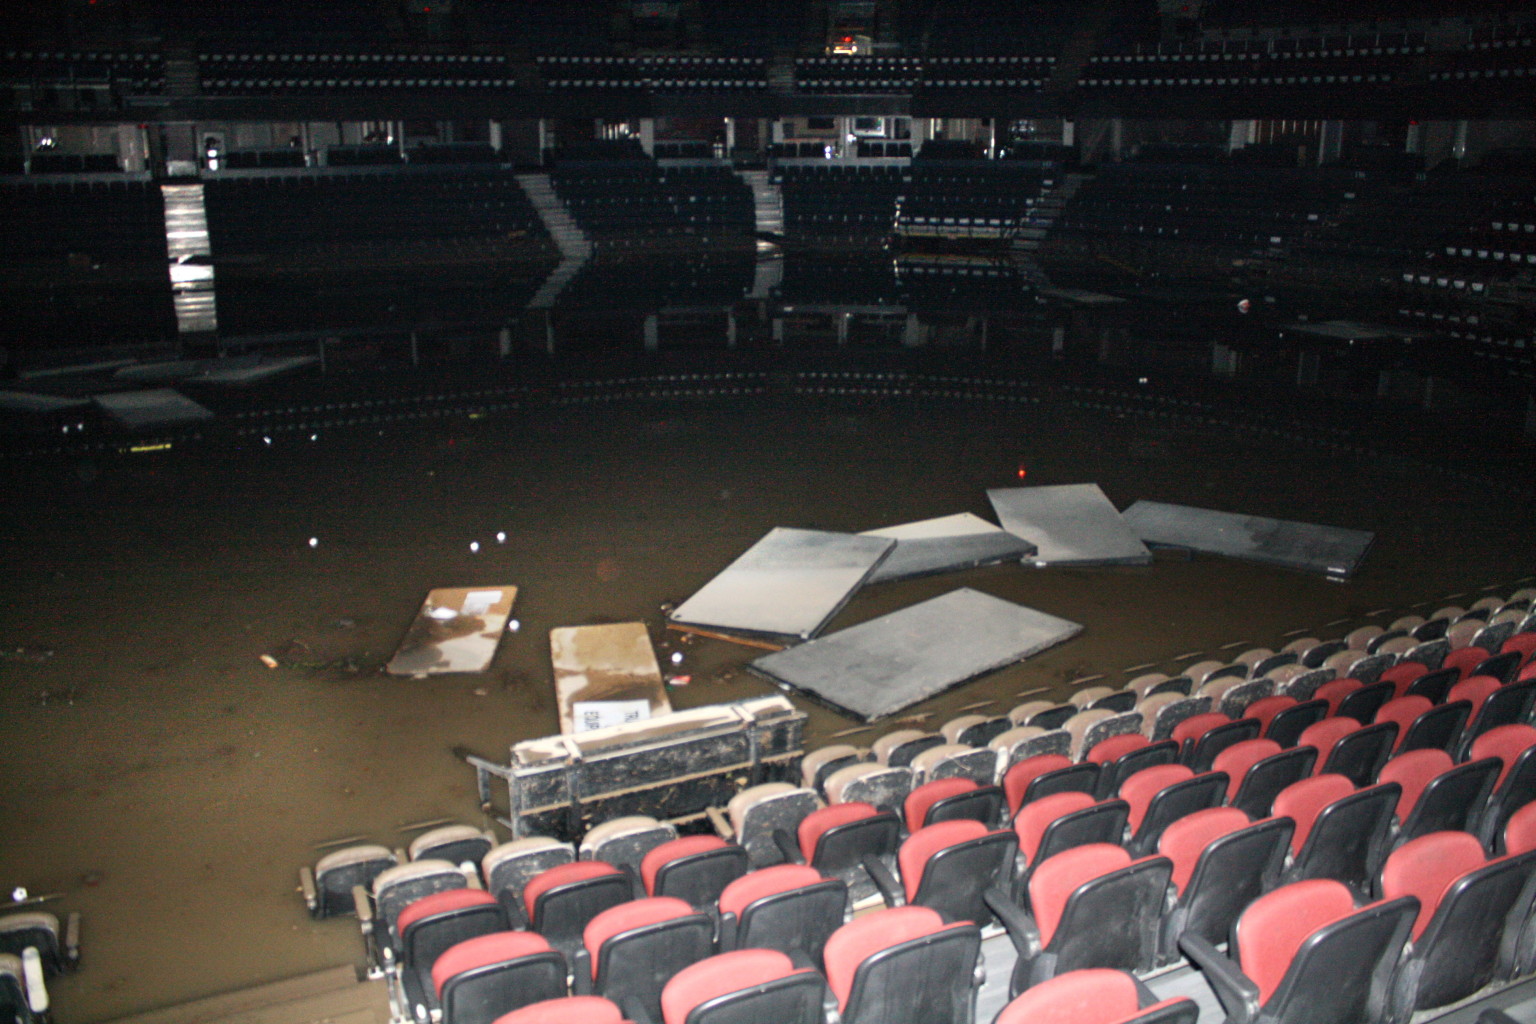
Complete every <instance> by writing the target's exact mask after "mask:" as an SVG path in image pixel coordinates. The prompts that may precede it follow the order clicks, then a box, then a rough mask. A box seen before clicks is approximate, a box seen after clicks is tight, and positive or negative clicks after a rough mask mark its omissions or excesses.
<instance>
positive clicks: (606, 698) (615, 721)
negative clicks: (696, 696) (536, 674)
mask: <svg viewBox="0 0 1536 1024" xmlns="http://www.w3.org/2000/svg"><path fill="white" fill-rule="evenodd" d="M549 657H550V661H551V662H553V664H554V668H555V696H556V697H557V698H558V700H559V703H560V731H561V732H562V733H565V734H566V735H570V734H572V733H578V732H589V731H591V730H593V729H602V728H606V727H608V726H611V725H623V724H625V723H628V722H638V721H642V720H644V719H647V718H651V717H654V716H656V715H664V714H667V713H668V712H670V711H671V710H672V705H671V704H670V703H669V702H668V701H667V691H666V687H665V686H664V685H663V684H662V680H661V667H660V666H659V665H658V664H657V662H656V651H655V649H654V648H653V647H652V646H651V635H650V633H648V632H647V631H646V628H645V623H643V622H615V623H610V624H605V625H600V626H564V627H561V628H560V629H552V630H550V631H549Z"/></svg>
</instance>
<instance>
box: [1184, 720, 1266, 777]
mask: <svg viewBox="0 0 1536 1024" xmlns="http://www.w3.org/2000/svg"><path fill="white" fill-rule="evenodd" d="M1259 729H1260V725H1259V720H1258V719H1256V718H1239V719H1238V720H1237V721H1235V722H1228V723H1227V724H1226V725H1218V726H1216V727H1215V728H1214V729H1211V730H1209V731H1208V732H1206V733H1205V735H1203V736H1201V737H1200V738H1199V739H1197V740H1195V742H1194V743H1193V744H1192V745H1191V746H1190V748H1189V750H1188V751H1187V752H1186V754H1185V757H1184V763H1185V764H1187V765H1189V766H1190V768H1192V769H1194V772H1195V774H1196V775H1200V774H1203V773H1205V772H1208V771H1210V770H1211V764H1212V763H1213V762H1214V761H1215V760H1216V755H1217V754H1219V753H1221V752H1222V751H1223V750H1226V749H1227V748H1228V747H1230V746H1232V744H1234V743H1241V742H1243V741H1244V740H1256V739H1258V738H1259Z"/></svg>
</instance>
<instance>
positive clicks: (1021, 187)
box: [896, 154, 1056, 239]
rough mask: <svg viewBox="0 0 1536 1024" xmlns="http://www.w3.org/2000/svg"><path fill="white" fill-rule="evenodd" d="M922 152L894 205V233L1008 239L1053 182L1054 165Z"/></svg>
mask: <svg viewBox="0 0 1536 1024" xmlns="http://www.w3.org/2000/svg"><path fill="white" fill-rule="evenodd" d="M922 156H923V155H922V154H919V159H918V160H916V161H914V162H913V164H912V186H911V189H910V190H909V191H908V193H907V195H906V197H905V198H904V199H903V200H902V201H901V203H900V205H899V207H898V208H897V210H896V233H897V234H898V235H902V236H905V237H908V238H925V237H931V238H975V239H1006V238H1011V237H1013V236H1015V235H1016V234H1017V233H1018V231H1019V229H1020V228H1022V227H1023V226H1025V224H1026V223H1027V222H1028V220H1029V214H1030V211H1031V210H1032V209H1033V208H1034V206H1035V204H1036V203H1038V202H1039V201H1040V198H1041V196H1042V195H1043V194H1044V192H1045V191H1046V190H1047V189H1049V188H1051V187H1052V186H1054V185H1055V184H1056V179H1055V176H1054V175H1055V172H1054V170H1052V169H1050V168H1047V167H1043V166H1040V165H1037V164H1033V163H1025V162H1022V161H1018V162H1015V161H1008V160H966V161H947V160H926V159H923V158H922Z"/></svg>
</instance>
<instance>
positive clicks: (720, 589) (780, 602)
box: [670, 527, 896, 642]
mask: <svg viewBox="0 0 1536 1024" xmlns="http://www.w3.org/2000/svg"><path fill="white" fill-rule="evenodd" d="M895 545H896V542H895V541H894V540H891V539H889V538H886V537H860V536H856V535H855V534H851V533H833V532H830V531H826V530H795V529H787V528H785V527H776V528H774V529H772V530H770V531H769V532H768V533H767V534H766V535H765V536H764V537H763V538H762V539H761V540H759V541H758V542H757V543H756V544H753V545H752V546H751V547H750V548H748V549H747V550H746V551H745V552H743V553H742V555H741V556H740V557H739V558H737V559H736V561H734V562H732V563H731V564H730V565H728V566H726V567H725V568H724V569H722V570H721V571H720V573H719V574H718V575H717V576H715V578H714V579H712V580H710V581H709V582H708V583H706V584H704V586H703V587H701V588H700V589H699V590H698V592H696V593H695V594H694V595H693V596H692V597H690V598H689V599H688V600H686V601H684V602H683V603H682V604H681V605H679V606H678V607H677V609H676V610H675V611H673V612H672V614H671V616H670V619H671V621H673V622H676V623H679V624H681V625H685V626H700V627H703V628H705V629H717V630H721V631H724V632H728V633H729V632H739V633H747V634H751V635H755V636H766V637H771V638H781V639H784V640H786V641H789V642H793V641H794V640H797V639H798V640H807V639H809V638H811V637H813V636H815V635H816V633H817V632H818V631H819V630H820V629H821V627H822V626H824V625H826V623H827V620H828V619H830V618H832V616H834V615H836V614H837V611H838V609H840V608H842V606H843V605H844V604H846V603H847V601H848V598H850V597H851V596H853V592H854V591H856V590H858V589H859V587H860V586H862V585H863V584H864V583H865V581H866V580H868V578H869V576H870V574H871V573H872V572H874V570H875V567H876V566H878V565H879V564H880V562H881V560H882V559H883V558H885V556H886V555H887V554H888V553H889V552H890V550H891V548H893V547H894V546H895Z"/></svg>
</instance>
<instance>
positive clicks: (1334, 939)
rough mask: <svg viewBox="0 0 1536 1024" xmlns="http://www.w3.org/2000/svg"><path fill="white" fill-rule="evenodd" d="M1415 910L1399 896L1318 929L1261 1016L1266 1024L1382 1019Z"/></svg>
mask: <svg viewBox="0 0 1536 1024" xmlns="http://www.w3.org/2000/svg"><path fill="white" fill-rule="evenodd" d="M1418 910H1419V901H1418V900H1416V899H1414V898H1413V897H1412V896H1404V897H1401V898H1399V899H1395V900H1387V901H1384V902H1381V903H1374V904H1371V905H1370V906H1368V907H1366V908H1364V909H1362V910H1358V911H1356V912H1355V913H1353V914H1351V915H1349V916H1348V917H1345V918H1342V919H1340V920H1338V921H1335V922H1333V923H1332V924H1329V925H1325V926H1324V927H1322V928H1320V929H1318V930H1317V931H1316V932H1315V933H1314V934H1312V935H1311V936H1309V937H1308V938H1307V940H1306V941H1305V942H1303V943H1302V944H1301V948H1300V949H1298V950H1297V951H1296V955H1295V956H1294V957H1293V958H1292V960H1291V965H1290V968H1289V969H1288V970H1287V971H1286V973H1285V977H1284V978H1283V979H1282V980H1281V982H1280V984H1279V986H1278V987H1277V988H1276V989H1275V992H1274V994H1273V995H1272V996H1271V997H1270V999H1269V1001H1268V1002H1267V1003H1266V1004H1265V1005H1264V1007H1263V1009H1262V1011H1261V1012H1262V1014H1263V1017H1262V1019H1263V1020H1264V1021H1265V1022H1266V1024H1269V1022H1273V1024H1352V1022H1354V1021H1365V1020H1381V1019H1383V1014H1384V1012H1385V1009H1386V1004H1387V999H1388V985H1389V984H1390V981H1391V975H1392V971H1393V968H1394V966H1395V965H1396V963H1397V960H1398V957H1399V956H1400V955H1401V954H1402V951H1403V946H1404V945H1405V944H1406V943H1407V941H1408V932H1409V929H1410V928H1411V927H1412V926H1413V919H1414V916H1415V915H1416V914H1417V913H1418Z"/></svg>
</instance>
